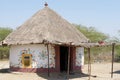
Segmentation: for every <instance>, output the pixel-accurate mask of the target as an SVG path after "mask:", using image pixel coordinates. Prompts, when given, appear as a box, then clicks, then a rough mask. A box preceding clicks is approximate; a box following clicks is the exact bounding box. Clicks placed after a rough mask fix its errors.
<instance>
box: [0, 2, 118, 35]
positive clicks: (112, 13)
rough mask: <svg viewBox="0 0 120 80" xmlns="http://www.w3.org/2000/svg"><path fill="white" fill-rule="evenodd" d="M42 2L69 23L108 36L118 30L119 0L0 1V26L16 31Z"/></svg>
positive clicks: (115, 33)
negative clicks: (83, 26) (94, 29)
mask: <svg viewBox="0 0 120 80" xmlns="http://www.w3.org/2000/svg"><path fill="white" fill-rule="evenodd" d="M45 2H47V3H48V5H49V7H50V8H51V9H53V10H54V11H56V12H57V13H58V14H59V15H61V16H62V17H63V18H65V19H66V20H68V21H69V22H71V23H76V24H82V25H85V26H88V27H90V26H93V27H95V28H96V29H97V30H98V31H101V32H103V33H106V34H109V35H110V36H117V31H118V30H120V0H0V26H1V27H11V28H13V29H16V27H18V26H20V25H21V24H23V23H24V22H25V21H26V20H27V19H29V18H30V17H31V16H32V15H33V14H34V13H36V12H37V11H38V10H40V9H42V8H44V3H45Z"/></svg>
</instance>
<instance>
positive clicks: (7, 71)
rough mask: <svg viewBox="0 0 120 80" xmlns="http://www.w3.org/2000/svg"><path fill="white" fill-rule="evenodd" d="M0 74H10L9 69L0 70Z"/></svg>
mask: <svg viewBox="0 0 120 80" xmlns="http://www.w3.org/2000/svg"><path fill="white" fill-rule="evenodd" d="M0 73H11V72H10V70H9V68H3V69H0Z"/></svg>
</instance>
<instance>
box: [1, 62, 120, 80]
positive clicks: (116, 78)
mask: <svg viewBox="0 0 120 80" xmlns="http://www.w3.org/2000/svg"><path fill="white" fill-rule="evenodd" d="M91 72H92V73H91V80H120V63H114V74H113V78H111V75H110V72H111V63H94V64H92V70H91ZM87 73H88V65H85V66H84V67H83V74H79V73H74V74H73V73H71V74H70V76H69V77H70V79H69V80H88V75H87ZM0 80H67V79H66V75H65V73H62V74H60V73H59V74H57V73H53V74H52V73H50V77H49V78H48V77H47V74H44V73H43V74H39V73H21V72H10V71H9V61H0Z"/></svg>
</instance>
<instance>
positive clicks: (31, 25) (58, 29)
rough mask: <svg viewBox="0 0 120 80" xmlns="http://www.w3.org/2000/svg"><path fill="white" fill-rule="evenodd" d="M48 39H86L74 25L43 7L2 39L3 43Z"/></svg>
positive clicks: (62, 41) (77, 40)
mask: <svg viewBox="0 0 120 80" xmlns="http://www.w3.org/2000/svg"><path fill="white" fill-rule="evenodd" d="M44 41H48V42H50V43H53V44H59V43H60V44H69V43H70V42H72V43H73V44H79V43H86V42H88V39H87V38H86V37H85V36H84V35H83V34H82V33H81V32H80V31H78V30H77V29H76V27H75V26H73V25H72V24H70V23H69V22H68V21H66V20H65V19H63V18H62V17H61V16H59V15H58V14H57V13H56V12H54V11H53V10H51V9H50V8H48V7H47V6H46V7H44V8H43V9H42V10H40V11H38V12H37V13H36V14H35V15H33V16H32V17H31V18H30V19H29V20H27V21H26V22H25V23H24V24H23V25H21V26H20V27H19V28H18V29H17V30H15V31H13V32H12V33H11V34H10V35H8V36H7V37H6V39H5V40H4V41H3V43H4V44H8V45H17V44H37V43H43V42H44Z"/></svg>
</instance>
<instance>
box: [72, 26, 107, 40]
mask: <svg viewBox="0 0 120 80" xmlns="http://www.w3.org/2000/svg"><path fill="white" fill-rule="evenodd" d="M74 25H75V24H74ZM75 26H76V27H77V28H78V30H79V31H80V32H82V33H83V34H84V35H85V36H86V37H87V38H89V39H90V41H91V42H98V41H104V40H106V39H107V38H108V37H109V36H108V35H106V34H104V33H102V32H99V31H97V30H96V28H95V27H86V26H83V25H75Z"/></svg>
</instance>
